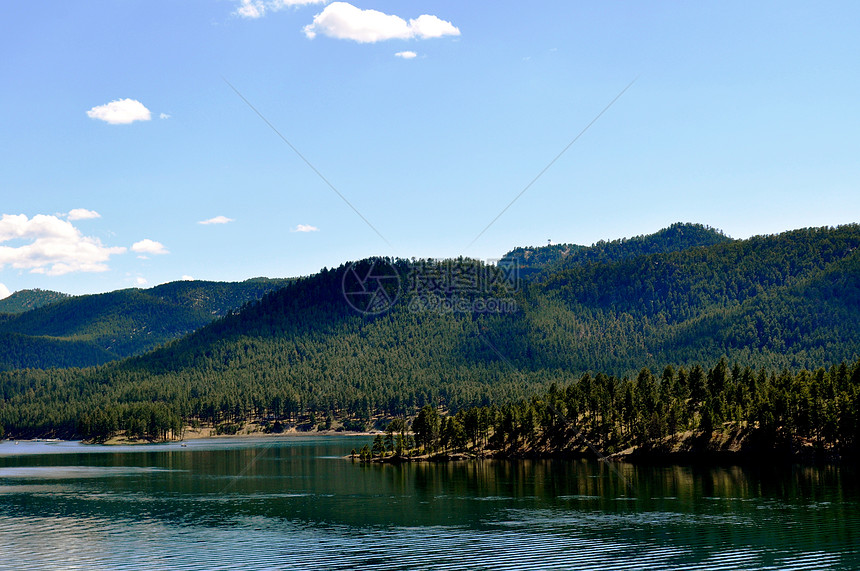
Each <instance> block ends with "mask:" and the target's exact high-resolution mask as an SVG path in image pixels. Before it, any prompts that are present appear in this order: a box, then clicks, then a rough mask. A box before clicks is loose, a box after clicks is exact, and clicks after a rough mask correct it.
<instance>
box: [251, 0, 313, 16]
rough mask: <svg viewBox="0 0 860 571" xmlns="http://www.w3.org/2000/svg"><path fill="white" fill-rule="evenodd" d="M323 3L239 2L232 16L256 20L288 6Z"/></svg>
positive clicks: (292, 0)
mask: <svg viewBox="0 0 860 571" xmlns="http://www.w3.org/2000/svg"><path fill="white" fill-rule="evenodd" d="M325 3H326V0H241V1H240V2H239V7H238V8H236V11H235V12H234V14H236V15H237V16H240V17H242V18H249V19H251V20H256V19H257V18H262V17H263V16H265V15H266V14H267V13H268V12H277V11H278V10H283V9H284V8H289V7H290V6H306V5H308V4H325Z"/></svg>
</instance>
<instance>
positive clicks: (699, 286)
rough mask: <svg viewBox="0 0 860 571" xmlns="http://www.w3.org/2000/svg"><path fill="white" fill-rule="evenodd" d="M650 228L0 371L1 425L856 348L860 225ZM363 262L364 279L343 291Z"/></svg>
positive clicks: (303, 293)
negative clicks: (361, 304)
mask: <svg viewBox="0 0 860 571" xmlns="http://www.w3.org/2000/svg"><path fill="white" fill-rule="evenodd" d="M684 228H685V227H682V228H681V229H682V233H681V234H683V230H684ZM656 235H662V236H663V237H664V240H666V241H668V242H669V244H664V245H663V246H662V247H659V246H658V245H656V244H653V246H648V248H652V247H653V248H655V249H657V250H661V249H662V250H663V251H657V252H654V253H649V252H650V250H643V249H642V248H645V247H644V246H642V245H641V242H640V243H639V246H636V247H635V248H631V249H628V250H627V252H626V253H624V252H623V250H624V248H623V247H622V246H623V245H624V243H625V242H624V241H621V242H615V243H614V244H620V246H618V245H616V246H612V247H610V246H605V247H604V248H603V250H602V251H604V252H608V253H604V254H602V256H603V258H601V259H602V260H603V261H600V260H596V261H593V262H592V261H588V262H580V263H574V264H569V265H563V267H561V266H560V267H559V269H557V270H554V271H551V272H550V271H546V270H541V272H545V273H542V274H541V279H539V280H524V281H522V282H521V283H519V284H516V283H511V282H510V273H509V272H508V270H507V268H505V267H504V265H500V266H485V265H483V264H481V263H479V262H475V261H470V260H463V259H459V260H449V261H444V262H435V261H421V260H418V261H412V262H409V261H406V260H382V259H370V260H363V261H360V262H357V263H355V264H344V265H343V266H341V267H340V268H337V269H327V270H323V271H321V272H320V273H318V274H316V275H314V276H310V277H306V278H301V279H297V280H295V282H293V283H291V284H289V285H288V286H286V287H284V288H283V289H279V290H276V291H271V292H269V293H267V294H266V295H264V296H263V297H262V299H261V300H260V301H258V302H254V303H251V304H248V305H246V306H245V307H243V308H242V309H241V310H240V311H237V312H235V313H231V314H227V315H225V316H224V317H222V318H219V319H216V320H215V321H213V322H212V323H210V324H208V325H206V326H204V327H201V328H200V329H198V330H196V331H194V332H193V333H191V334H190V335H187V336H185V337H182V338H180V339H178V340H175V341H173V342H171V343H169V344H167V345H165V346H162V347H159V348H157V349H155V350H154V351H151V352H149V353H146V354H143V355H139V356H136V357H133V358H130V359H126V360H123V361H121V362H118V363H109V364H107V365H104V366H101V367H98V368H91V369H84V370H74V369H67V370H51V371H12V372H6V373H2V374H0V387H2V388H3V391H4V392H3V394H4V399H5V400H4V406H3V407H0V422H2V423H4V424H5V426H6V430H7V432H9V431H15V430H17V431H19V432H20V433H44V432H47V431H51V430H53V431H55V433H57V434H59V433H65V434H71V433H74V431H75V430H76V429H75V426H76V424H75V423H76V419H79V418H81V415H87V414H91V413H93V411H95V410H96V409H102V408H104V407H118V406H120V407H124V406H131V405H132V404H134V403H139V404H141V405H142V404H145V403H164V406H169V407H171V409H172V410H173V411H174V413H175V414H177V415H181V416H183V417H185V418H196V419H201V420H204V421H209V422H225V421H227V422H230V421H238V420H241V419H245V418H248V417H255V416H262V415H274V416H281V415H295V414H297V413H298V412H302V411H304V412H307V411H316V412H318V413H321V414H326V413H331V414H333V415H335V416H342V417H351V418H364V419H370V418H371V416H372V415H373V414H376V413H380V412H381V413H386V414H406V413H412V412H414V411H415V410H416V409H417V408H419V407H421V406H423V405H424V404H426V403H433V404H434V405H441V406H445V407H447V408H448V409H449V410H452V411H456V410H458V409H462V408H464V407H468V406H471V405H475V404H479V405H482V404H489V403H503V402H511V401H513V400H516V399H519V398H524V397H528V396H529V395H532V394H535V393H536V392H538V391H540V390H543V389H547V388H548V387H549V386H550V385H552V384H553V383H558V384H559V385H565V384H570V383H573V382H575V381H576V379H578V378H579V377H580V376H581V375H582V374H583V373H586V372H590V373H592V374H594V373H598V372H599V373H605V374H607V375H616V376H617V377H618V378H623V377H625V376H627V377H629V376H635V375H636V374H637V373H638V371H639V370H640V369H642V368H643V367H647V368H649V369H651V370H654V371H659V370H662V368H663V367H664V366H666V365H673V366H674V367H676V368H682V367H686V368H687V369H688V370H689V368H691V367H693V366H694V365H696V364H701V365H703V366H705V365H708V366H709V365H712V364H713V363H716V362H717V361H719V360H720V359H721V358H725V359H726V360H727V361H728V362H729V363H730V364H740V365H741V366H742V367H743V366H749V367H753V368H769V369H771V370H780V369H782V368H792V369H800V368H806V369H809V370H814V369H816V368H818V367H821V366H829V365H831V364H834V363H836V364H838V363H840V362H843V361H850V362H855V361H856V360H857V359H858V357H860V303H858V300H860V253H858V251H857V248H858V246H860V226H858V225H848V226H840V227H837V228H812V229H804V230H797V231H792V232H786V233H783V234H778V235H772V236H758V237H754V238H751V239H748V240H728V239H726V240H723V239H718V240H717V239H715V240H716V241H717V243H715V244H712V245H704V246H693V247H688V248H680V249H679V246H678V244H679V242H680V243H686V242H684V241H683V240H680V241H678V240H676V241H675V242H674V244H675V245H672V240H673V232H668V233H667V232H662V233H658V234H656ZM656 235H655V236H656ZM674 236H677V233H675V234H674ZM643 240H644V239H643ZM654 240H656V239H653V238H648V239H647V240H645V242H646V243H653V241H654ZM634 243H636V242H635V241H634ZM610 244H613V243H610ZM636 248H639V249H640V253H636ZM643 251H644V252H645V253H642V252H643ZM563 264H564V263H563ZM385 268H387V273H386V271H382V270H384V269H385ZM357 276H358V277H359V278H361V279H365V278H366V279H365V281H364V282H363V283H362V284H361V285H362V286H363V289H362V288H359V289H358V290H355V289H351V288H352V286H353V285H354V284H353V283H352V282H351V281H350V280H354V279H356V277H357ZM472 278H474V279H472ZM398 279H399V283H400V284H401V288H400V290H399V291H400V295H399V297H398V299H397V301H396V303H394V304H393V305H392V306H391V307H390V308H387V307H386V305H385V304H384V303H383V304H381V305H380V302H381V301H385V300H386V299H388V297H387V296H386V295H381V294H380V292H379V291H376V290H375V287H376V285H377V284H382V283H385V284H389V285H387V286H386V287H387V288H388V289H387V290H386V291H385V294H388V295H391V294H393V293H394V289H395V288H394V285H393V284H396V282H397V280H398ZM506 280H507V281H506ZM345 291H346V292H347V295H345V293H344V292H345ZM355 292H358V293H359V294H361V295H365V294H367V293H368V292H370V293H375V295H374V296H372V299H371V300H370V301H372V302H373V303H369V305H368V306H367V307H369V308H370V309H371V310H372V311H375V312H376V313H372V314H362V313H359V312H357V311H356V310H355V309H354V308H353V307H351V305H350V304H351V303H352V304H354V300H353V298H352V297H351V295H353V294H354V293H355ZM141 294H143V292H141ZM147 295H150V294H147ZM60 403H62V406H60ZM135 406H137V405H135ZM147 406H148V405H147ZM28 431H29V432H28Z"/></svg>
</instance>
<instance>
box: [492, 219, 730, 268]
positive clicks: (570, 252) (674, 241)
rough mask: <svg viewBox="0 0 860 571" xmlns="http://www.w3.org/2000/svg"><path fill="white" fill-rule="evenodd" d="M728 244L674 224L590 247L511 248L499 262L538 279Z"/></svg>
mask: <svg viewBox="0 0 860 571" xmlns="http://www.w3.org/2000/svg"><path fill="white" fill-rule="evenodd" d="M731 241H732V239H731V238H729V237H728V236H726V235H725V234H723V233H722V232H721V231H719V230H716V229H714V228H711V227H709V226H703V225H702V224H690V223H682V222H677V223H675V224H672V225H671V226H669V227H668V228H664V229H663V230H660V231H659V232H655V233H654V234H648V235H644V236H634V237H633V238H622V239H619V240H612V241H611V242H606V241H600V242H597V243H595V244H592V245H591V246H579V245H576V244H556V245H549V246H540V247H528V248H515V249H513V250H511V251H510V252H508V253H507V254H505V255H504V256H503V257H502V259H501V260H500V262H499V263H501V264H505V265H511V264H515V265H516V267H518V268H519V271H520V274H521V276H522V277H524V278H527V279H539V278H541V277H545V276H546V275H549V274H552V273H554V272H558V271H563V270H566V269H570V268H574V267H577V266H582V265H587V264H595V263H602V264H605V263H609V262H618V261H621V260H625V259H627V258H635V257H637V256H644V255H649V254H665V253H668V252H680V251H683V250H688V249H690V248H699V247H704V246H713V245H716V244H723V243H727V242H731Z"/></svg>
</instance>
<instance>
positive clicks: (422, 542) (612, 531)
mask: <svg viewBox="0 0 860 571" xmlns="http://www.w3.org/2000/svg"><path fill="white" fill-rule="evenodd" d="M366 441H367V439H366V438H358V439H356V438H355V437H327V438H310V437H308V438H290V439H278V440H275V439H261V440H241V441H240V440H220V441H196V442H190V443H189V444H188V446H187V447H181V446H179V445H178V444H171V445H161V446H150V447H123V448H108V447H82V446H80V445H77V444H71V443H50V444H35V445H34V444H25V443H21V444H19V445H15V444H13V443H10V442H4V443H2V444H0V569H7V568H8V569H16V570H17V569H380V570H381V569H385V570H387V569H589V568H599V569H601V570H603V569H630V568H647V569H678V568H688V569H718V568H725V569H736V568H749V569H764V568H770V569H822V568H836V569H845V568H860V553H859V552H860V509H858V507H860V485H858V481H857V477H856V476H857V474H856V471H855V470H853V469H850V468H844V467H843V468H837V467H798V466H794V467H792V466H770V467H759V468H755V469H753V468H740V467H721V468H697V467H690V466H668V467H636V466H631V465H625V464H613V465H607V464H605V463H599V462H591V461H569V460H548V461H517V462H507V461H477V462H452V463H440V464H427V463H420V464H407V465H398V466H394V465H362V464H359V463H354V462H351V461H350V460H346V459H344V458H342V456H344V455H346V454H348V452H349V450H350V449H351V448H353V447H356V448H357V447H360V446H361V445H362V444H364V443H365V442H366ZM82 450H85V452H82Z"/></svg>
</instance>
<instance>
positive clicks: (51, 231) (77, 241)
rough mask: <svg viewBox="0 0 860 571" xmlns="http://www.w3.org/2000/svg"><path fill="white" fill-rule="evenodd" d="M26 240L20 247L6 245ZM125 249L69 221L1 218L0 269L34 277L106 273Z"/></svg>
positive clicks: (40, 217) (39, 217)
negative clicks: (109, 243)
mask: <svg viewBox="0 0 860 571" xmlns="http://www.w3.org/2000/svg"><path fill="white" fill-rule="evenodd" d="M13 240H14V241H16V242H17V241H24V242H27V243H26V244H23V245H20V246H4V245H2V244H3V243H4V242H10V241H13ZM125 252H126V249H125V248H121V247H109V246H105V245H103V244H102V243H101V241H100V240H99V239H98V238H92V237H88V236H84V235H83V234H82V233H81V232H80V230H78V229H77V228H75V226H74V225H73V224H72V223H71V222H69V221H68V220H62V219H60V218H58V217H57V216H51V215H47V214H37V215H35V216H33V218H28V217H27V216H26V215H24V214H17V215H16V214H4V215H3V216H2V218H0V269H2V268H3V267H4V266H6V265H10V266H12V267H13V268H16V269H21V270H30V272H31V273H34V274H47V275H51V276H59V275H63V274H68V273H72V272H104V271H107V270H108V266H107V262H108V260H109V259H110V257H111V256H113V255H115V254H123V253H125Z"/></svg>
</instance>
